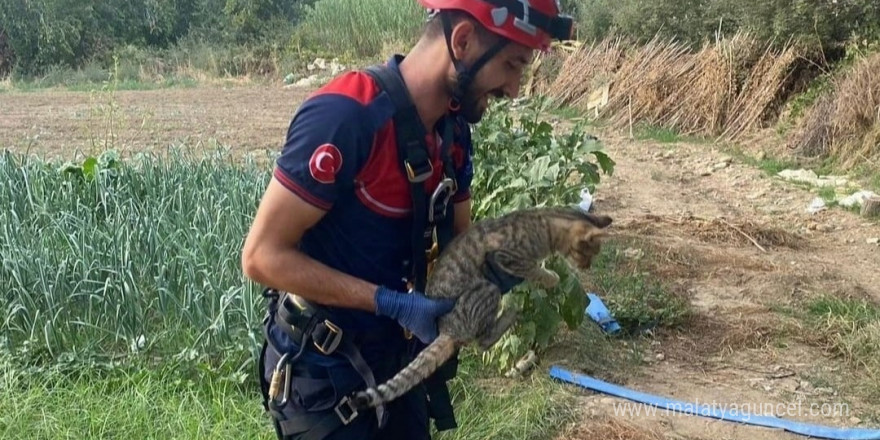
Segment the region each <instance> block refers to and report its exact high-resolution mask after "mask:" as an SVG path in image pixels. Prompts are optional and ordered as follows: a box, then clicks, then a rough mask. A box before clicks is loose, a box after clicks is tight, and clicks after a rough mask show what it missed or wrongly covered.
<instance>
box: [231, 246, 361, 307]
mask: <svg viewBox="0 0 880 440" xmlns="http://www.w3.org/2000/svg"><path fill="white" fill-rule="evenodd" d="M249 258H250V259H249V261H248V263H249V264H246V267H247V268H248V269H247V273H246V275H247V276H248V277H249V278H251V279H252V280H253V281H255V282H257V283H260V284H262V285H264V286H268V287H272V288H274V289H278V290H283V291H287V292H290V293H294V294H296V295H299V296H301V297H302V298H304V299H306V300H308V301H311V302H315V303H318V304H324V305H328V306H335V307H347V308H353V309H360V310H365V311H369V312H375V310H376V303H375V299H374V295H375V291H376V287H377V286H376V285H374V284H372V283H369V282H367V281H364V280H362V279H359V278H356V277H353V276H351V275H348V274H345V273H343V272H340V271H338V270H335V269H333V268H331V267H329V266H327V265H325V264H322V263H321V262H319V261H316V260H314V259H312V258H310V257H308V256H307V255H305V254H303V253H302V252H300V251H298V250H296V249H290V250H284V251H280V250H279V251H276V252H256V253H255V254H254V255H252V256H250V257H249Z"/></svg>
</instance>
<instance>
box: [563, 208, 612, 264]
mask: <svg viewBox="0 0 880 440" xmlns="http://www.w3.org/2000/svg"><path fill="white" fill-rule="evenodd" d="M573 211H574V212H575V215H574V216H573V217H574V221H572V223H571V226H570V228H568V230H567V231H566V234H567V235H568V236H567V237H566V240H565V243H567V249H563V251H562V253H563V254H565V256H566V257H567V258H568V259H569V260H570V261H571V262H572V263H574V264H575V265H576V266H577V267H578V268H580V269H589V268H590V265H591V264H592V262H593V257H595V256H596V255H598V254H599V252H600V251H601V247H602V241H603V240H604V239H605V238H606V237H607V236H608V233H607V232H606V231H605V228H607V227H608V226H610V225H611V222H612V219H611V217H609V216H607V215H599V214H591V213H588V212H584V211H581V210H579V209H574V210H573Z"/></svg>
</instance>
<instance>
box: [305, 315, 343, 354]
mask: <svg viewBox="0 0 880 440" xmlns="http://www.w3.org/2000/svg"><path fill="white" fill-rule="evenodd" d="M324 326H325V327H327V331H328V335H327V337H326V338H324V341H323V342H321V343H318V340H313V341H312V344H314V345H315V348H317V349H318V351H320V352H321V353H324V354H325V355H327V356H329V355H330V354H331V353H333V352H334V351H336V348H337V347H339V343H340V342H342V329H341V328H339V327H338V326H337V325H336V324H334V323H332V322H330V320H327V319H325V320H324Z"/></svg>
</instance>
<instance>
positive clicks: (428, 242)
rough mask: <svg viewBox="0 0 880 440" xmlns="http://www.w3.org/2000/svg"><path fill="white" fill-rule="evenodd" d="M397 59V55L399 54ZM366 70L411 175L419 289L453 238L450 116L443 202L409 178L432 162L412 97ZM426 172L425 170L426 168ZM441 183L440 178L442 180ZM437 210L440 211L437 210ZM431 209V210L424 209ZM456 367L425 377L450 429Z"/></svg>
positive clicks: (433, 410)
mask: <svg viewBox="0 0 880 440" xmlns="http://www.w3.org/2000/svg"><path fill="white" fill-rule="evenodd" d="M398 60H400V58H398ZM365 70H366V72H367V73H368V74H369V75H370V76H372V77H373V79H374V80H375V81H376V82H377V83H378V84H379V86H380V88H381V89H382V90H384V91H385V93H386V94H388V96H389V97H390V99H391V101H392V103H393V104H394V107H395V112H394V116H393V118H394V126H395V130H396V133H395V134H396V136H397V146H398V157H399V159H400V161H401V162H402V167H403V169H404V171H405V172H407V176H408V177H409V180H410V192H411V196H412V205H413V230H412V258H413V260H412V269H413V270H412V278H413V289H415V290H418V291H421V292H424V289H425V285H426V284H427V276H428V256H429V255H431V256H432V257H433V256H436V255H437V253H439V252H440V251H442V250H443V249H444V248H445V247H446V245H447V244H448V243H449V242H450V241H451V240H452V236H453V232H454V231H453V226H454V220H455V214H454V207H453V205H452V204H451V203H449V200H450V197H451V195H452V194H453V193H455V192H456V191H457V190H458V183H457V182H456V180H455V167H454V164H453V162H452V158H451V157H450V150H451V148H452V140H453V138H454V128H455V123H454V120H453V119H452V118H451V117H449V116H447V117H446V119H445V120H444V121H443V123H444V126H443V144H442V145H441V148H440V155H441V159H442V160H443V172H444V174H445V176H446V178H447V179H450V180H451V181H452V185H451V188H447V189H446V190H447V191H450V194H447V197H444V198H443V201H442V206H436V205H434V203H435V202H437V204H438V205H441V203H439V198H438V197H430V198H429V197H427V195H426V190H425V185H424V180H426V179H427V177H425V179H422V180H418V179H414V178H413V177H414V176H413V174H412V173H411V172H409V171H410V170H411V167H412V165H413V163H414V162H415V161H419V160H426V161H427V163H428V166H427V167H424V168H425V169H427V170H429V171H430V173H433V167H432V166H431V165H430V164H431V160H430V156H429V154H428V150H427V145H426V143H425V142H426V138H427V131H426V130H425V127H424V125H423V124H422V122H421V120H420V119H419V117H418V114H419V113H418V109H416V106H415V104H414V103H413V101H412V98H411V96H410V95H409V92H408V91H407V89H406V86H405V84H404V83H403V80H402V79H401V78H400V77H399V76H398V75H397V74H395V73H394V72H393V71H391V69H390V68H389V67H388V66H387V65H384V64H381V65H373V66H369V67H367V68H366V69H365ZM429 176H430V174H429ZM441 185H442V183H441ZM438 188H439V187H438ZM428 202H430V203H431V207H430V213H428V212H427V209H426V203H428ZM438 213H439V215H438ZM428 214H430V215H428ZM435 232H436V236H437V246H436V247H435V246H434V234H435ZM457 367H458V357H457V353H456V356H453V358H452V359H450V360H449V361H447V362H446V363H444V364H443V365H442V366H441V367H440V368H439V369H438V371H437V372H435V373H434V375H432V376H431V377H429V378H428V379H427V380H426V381H425V385H426V391H427V394H428V404H429V410H430V414H431V417H432V418H433V419H434V424H435V427H436V428H437V430H438V431H445V430H448V429H453V428H455V427H456V426H458V425H457V423H456V421H455V414H454V411H453V408H452V402H451V398H450V396H449V389H448V387H447V385H446V381H447V380H449V379H451V378H452V377H454V376H455V374H456V372H457Z"/></svg>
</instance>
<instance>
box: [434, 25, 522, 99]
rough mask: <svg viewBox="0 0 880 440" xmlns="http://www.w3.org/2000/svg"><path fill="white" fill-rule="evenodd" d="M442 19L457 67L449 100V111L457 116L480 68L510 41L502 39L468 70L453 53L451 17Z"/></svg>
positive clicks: (448, 46)
mask: <svg viewBox="0 0 880 440" xmlns="http://www.w3.org/2000/svg"><path fill="white" fill-rule="evenodd" d="M440 19H441V20H443V33H444V35H445V36H446V48H447V49H448V50H449V58H450V59H451V60H452V64H453V65H454V66H455V73H456V86H455V88H454V89H453V90H452V97H451V98H449V111H450V112H452V113H453V114H455V113H458V112H459V111H460V110H461V103H462V101H463V100H464V97H465V96H466V95H467V92H468V89H469V88H470V87H471V85H472V83H473V81H474V78H475V77H476V76H477V71H478V70H480V68H482V67H483V66H484V65H485V64H486V62H488V61H489V60H490V59H491V58H492V57H493V56H495V55H496V54H498V52H500V51H501V49H504V46H506V45H507V44H508V43H509V42H510V40H508V39H507V38H500V39H499V40H498V42H497V43H495V44H494V45H493V46H492V47H491V48H489V50H487V51H486V52H485V53H484V54H483V55H482V56H480V58H479V59H477V61H476V62H474V64H473V65H472V66H470V68H468V67H467V66H466V65H465V64H464V62H462V61H461V60H460V59H458V58H456V57H455V54H454V53H453V51H452V22H451V21H450V20H449V16H448V15H446V14H440Z"/></svg>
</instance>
